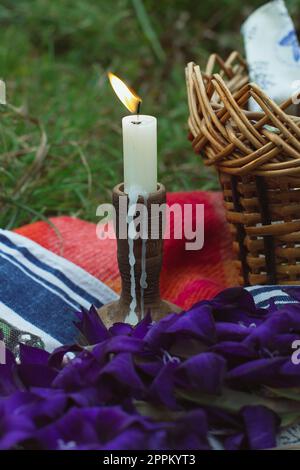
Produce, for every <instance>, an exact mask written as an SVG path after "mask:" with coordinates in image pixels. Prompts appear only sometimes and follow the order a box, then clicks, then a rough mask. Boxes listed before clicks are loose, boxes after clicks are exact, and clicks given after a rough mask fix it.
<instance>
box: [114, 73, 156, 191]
mask: <svg viewBox="0 0 300 470" xmlns="http://www.w3.org/2000/svg"><path fill="white" fill-rule="evenodd" d="M108 76H109V80H110V83H111V85H112V87H113V89H114V91H115V92H116V94H117V96H118V97H119V99H120V100H121V101H122V103H123V104H124V105H125V106H126V108H127V109H128V110H129V111H131V113H133V114H132V115H129V116H125V117H124V118H123V119H122V128H123V158H124V192H125V193H127V194H129V193H130V192H131V191H136V192H138V193H139V194H141V195H145V194H148V193H151V192H154V191H156V189H157V121H156V118H155V117H153V116H146V115H140V114H139V110H140V105H141V102H142V100H141V98H140V97H139V96H138V95H137V94H136V93H135V92H134V91H133V90H132V89H130V88H129V87H128V86H127V85H125V83H124V82H122V80H120V79H119V78H118V77H117V76H116V75H114V74H112V73H109V74H108Z"/></svg>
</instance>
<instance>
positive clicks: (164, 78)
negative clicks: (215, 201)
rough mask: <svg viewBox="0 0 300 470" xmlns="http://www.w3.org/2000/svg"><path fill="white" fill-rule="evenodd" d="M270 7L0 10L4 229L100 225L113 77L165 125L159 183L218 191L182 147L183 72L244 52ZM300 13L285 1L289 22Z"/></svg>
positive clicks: (117, 128) (80, 0) (180, 0)
mask: <svg viewBox="0 0 300 470" xmlns="http://www.w3.org/2000/svg"><path fill="white" fill-rule="evenodd" d="M262 3H264V2H263V1H259V0H257V1H251V2H250V1H248V2H244V1H242V0H240V1H238V0H234V1H230V0H210V1H208V0H207V1H204V0H203V1H201V2H200V1H199V2H195V1H194V0H189V1H188V0H175V1H172V2H171V1H157V0H156V1H155V0H144V1H142V0H114V1H107V0H59V1H58V0H18V1H15V2H12V1H11V0H3V1H2V2H1V5H0V75H1V76H2V77H3V78H4V79H5V81H6V83H7V98H8V103H9V105H8V106H7V107H3V106H2V107H1V123H0V139H1V145H2V151H1V154H0V208H1V211H0V226H1V227H7V228H14V227H17V226H19V225H21V224H24V223H29V222H31V221H34V220H38V219H42V218H48V217H50V216H53V215H59V214H68V215H75V216H78V217H81V218H84V219H87V220H94V221H95V220H96V216H95V211H96V207H97V205H98V204H99V203H101V202H103V201H108V200H109V198H110V194H111V189H112V187H113V186H114V185H115V184H117V183H118V182H120V181H121V180H122V139H121V118H122V116H123V115H125V114H126V110H125V109H124V108H123V106H122V104H121V103H120V102H119V101H118V100H117V98H116V97H115V96H114V93H113V91H112V90H111V88H110V85H109V83H108V80H107V78H106V74H107V71H108V70H112V71H114V72H115V73H117V74H119V75H120V76H121V77H124V78H126V79H127V81H128V82H129V83H130V84H131V85H132V86H133V87H134V88H135V89H136V90H137V92H138V93H139V94H140V95H141V96H142V97H143V112H144V113H145V114H153V115H155V116H157V117H158V123H159V128H158V129H159V133H158V146H159V149H158V150H159V179H160V180H161V181H162V182H164V183H165V185H166V186H167V189H168V190H171V191H178V190H192V189H201V188H202V189H216V188H217V187H218V183H217V180H216V177H215V175H214V173H213V171H210V170H207V169H206V168H204V167H203V165H202V164H201V161H200V157H199V156H196V155H194V153H193V151H192V149H191V145H190V143H189V142H188V140H187V125H186V121H187V102H186V91H185V81H184V66H185V64H186V63H187V62H188V61H189V60H192V59H193V60H195V61H198V62H201V63H204V62H205V60H206V58H207V56H208V54H209V53H210V52H214V51H218V52H219V53H221V54H223V55H224V56H225V55H226V54H227V53H228V52H229V51H231V50H232V49H235V48H238V49H240V50H242V44H241V38H240V34H239V28H240V25H241V23H242V21H243V19H244V18H245V17H246V16H247V14H248V12H249V11H250V10H251V9H252V8H254V7H255V6H257V5H260V4H262ZM297 4H299V2H298V1H297V0H293V1H292V0H290V1H289V2H288V5H289V6H290V7H291V10H292V11H294V9H295V7H296V6H297Z"/></svg>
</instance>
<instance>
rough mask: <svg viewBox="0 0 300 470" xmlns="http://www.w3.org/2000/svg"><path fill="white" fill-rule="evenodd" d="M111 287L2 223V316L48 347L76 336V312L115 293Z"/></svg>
mask: <svg viewBox="0 0 300 470" xmlns="http://www.w3.org/2000/svg"><path fill="white" fill-rule="evenodd" d="M117 297H118V296H117V294H115V293H114V292H113V291H112V290H111V289H110V288H109V287H107V286H106V285H105V284H103V283H102V282H100V281H99V280H98V279H96V278H95V277H93V276H92V275H90V274H89V273H87V272H86V271H84V270H83V269H81V268H80V267H79V266H76V265H75V264H73V263H71V262H70V261H67V260H66V259H64V258H62V257H61V256H58V255H56V254H54V253H51V252H50V251H48V250H46V249H45V248H43V247H41V246H40V245H38V244H37V243H34V242H32V241H31V240H28V239H27V238H25V237H22V236H20V235H18V234H16V233H13V232H9V231H6V230H1V229H0V318H2V319H3V320H6V321H7V322H9V323H10V324H11V325H12V326H15V327H16V328H19V329H23V330H25V331H28V332H29V333H32V334H35V335H37V336H39V337H40V338H41V339H42V340H43V341H44V343H45V345H46V349H48V350H52V349H53V348H54V347H57V346H59V345H60V344H66V343H70V342H73V341H74V340H75V339H76V334H77V332H76V329H75V327H74V325H73V322H72V320H73V319H74V317H73V313H74V312H75V311H76V310H78V309H79V308H80V307H84V308H89V307H90V306H91V304H94V305H95V306H96V307H100V306H101V305H103V304H105V303H107V302H110V301H112V300H115V299H116V298H117Z"/></svg>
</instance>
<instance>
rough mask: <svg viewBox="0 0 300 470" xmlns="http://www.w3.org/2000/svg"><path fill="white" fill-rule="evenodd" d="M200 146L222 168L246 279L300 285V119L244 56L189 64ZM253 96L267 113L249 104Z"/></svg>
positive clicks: (192, 120) (192, 124)
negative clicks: (252, 78) (263, 85)
mask: <svg viewBox="0 0 300 470" xmlns="http://www.w3.org/2000/svg"><path fill="white" fill-rule="evenodd" d="M186 79H187V90H188V103H189V110H190V116H189V128H190V133H191V140H192V144H193V147H194V150H195V151H196V152H197V153H201V154H202V155H203V158H204V161H205V163H206V165H213V166H215V167H216V169H217V170H218V173H219V177H220V182H221V185H222V189H223V193H224V202H225V209H226V215H227V220H228V221H229V223H230V227H231V231H232V234H233V238H234V241H233V247H234V251H235V253H236V254H237V260H236V265H237V268H238V269H239V273H240V274H239V279H240V283H241V284H242V285H255V284H300V118H299V117H296V116H291V115H288V114H286V113H285V111H284V110H285V109H287V108H288V107H289V106H290V105H291V103H292V100H291V99H289V100H287V101H285V102H284V103H282V104H281V105H280V106H278V105H277V104H276V103H274V102H273V101H272V100H271V99H270V98H269V97H268V96H267V95H266V94H265V93H264V92H263V91H262V90H261V89H260V88H259V87H258V86H257V85H256V84H254V83H249V80H248V72H247V66H246V63H245V61H244V60H243V58H242V57H241V56H240V55H239V54H238V53H237V52H233V53H232V54H231V55H230V56H229V57H228V59H227V60H226V61H225V62H224V61H223V60H222V59H221V58H220V57H219V56H218V55H216V54H214V55H212V56H211V57H210V58H209V60H208V63H207V66H206V69H205V71H201V70H200V67H199V66H198V65H195V64H194V63H189V64H188V66H187V68H186ZM250 98H252V99H254V100H255V101H256V102H257V103H258V104H259V106H260V108H261V110H262V111H261V112H250V111H248V110H247V108H248V101H249V99H250Z"/></svg>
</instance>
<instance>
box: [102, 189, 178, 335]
mask: <svg viewBox="0 0 300 470" xmlns="http://www.w3.org/2000/svg"><path fill="white" fill-rule="evenodd" d="M123 188H124V185H123V183H121V184H119V185H117V186H116V187H115V188H114V190H113V196H112V202H113V205H114V208H115V211H116V219H115V220H116V224H115V231H116V237H117V255H118V265H119V270H120V275H121V281H122V292H121V295H120V298H119V300H117V301H114V302H110V303H109V304H107V305H104V306H102V307H101V308H100V309H99V310H98V313H99V315H100V317H101V319H102V321H103V322H104V323H105V325H106V326H111V325H112V324H113V323H116V322H124V321H125V320H126V318H127V317H128V314H129V312H130V303H131V300H132V296H131V276H130V264H129V244H128V238H127V237H126V239H122V238H120V237H119V234H120V226H119V225H120V224H119V208H120V197H121V196H123V197H124V196H125V197H127V211H128V195H127V194H125V193H124V192H123ZM165 202H166V190H165V188H164V186H163V185H162V184H160V183H159V184H158V185H157V191H156V192H153V193H150V194H149V195H148V196H147V199H146V202H145V200H144V198H143V197H139V198H138V201H137V203H138V204H145V203H146V205H147V211H148V212H147V214H148V215H147V217H148V238H147V241H146V255H145V259H146V273H147V278H146V282H147V287H145V288H144V290H143V299H144V301H143V305H144V309H143V311H142V306H141V292H142V291H141V286H140V279H141V273H142V263H141V262H142V245H143V241H142V238H140V237H138V238H136V239H134V240H133V246H134V248H133V250H134V256H135V266H134V275H135V293H136V300H137V306H136V309H135V312H136V314H137V317H138V320H139V321H140V320H141V319H142V316H143V312H144V315H146V314H147V312H148V311H150V312H151V316H152V319H153V320H159V319H161V318H162V317H164V316H165V315H167V314H168V313H171V312H179V311H180V309H179V308H178V307H177V306H176V305H173V304H171V303H170V302H168V301H166V300H162V299H161V297H160V288H159V278H160V272H161V267H162V258H163V233H162V232H163V214H162V213H161V212H158V214H157V215H156V216H155V215H154V216H153V214H151V206H152V205H153V204H158V205H161V204H164V203H165ZM127 211H126V213H125V214H121V217H125V220H126V218H127ZM152 224H157V225H156V227H159V236H158V238H153V239H152V238H151V226H152ZM127 233H128V225H127Z"/></svg>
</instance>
